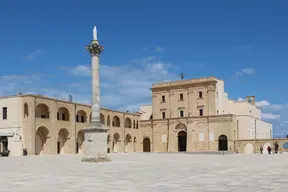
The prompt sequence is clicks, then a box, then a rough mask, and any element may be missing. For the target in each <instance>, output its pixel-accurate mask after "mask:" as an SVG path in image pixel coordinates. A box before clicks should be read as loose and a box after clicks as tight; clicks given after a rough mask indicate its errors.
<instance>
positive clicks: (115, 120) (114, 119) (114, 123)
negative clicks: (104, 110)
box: [112, 115, 120, 127]
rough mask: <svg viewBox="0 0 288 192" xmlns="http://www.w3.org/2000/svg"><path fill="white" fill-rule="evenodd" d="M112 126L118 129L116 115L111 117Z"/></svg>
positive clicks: (118, 120)
mask: <svg viewBox="0 0 288 192" xmlns="http://www.w3.org/2000/svg"><path fill="white" fill-rule="evenodd" d="M112 126H113V127H120V118H119V117H118V116H116V115H115V116H114V117H113V121H112Z"/></svg>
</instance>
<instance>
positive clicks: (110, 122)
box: [0, 94, 142, 156]
mask: <svg viewBox="0 0 288 192" xmlns="http://www.w3.org/2000/svg"><path fill="white" fill-rule="evenodd" d="M0 109H1V111H0V116H1V120H0V140H1V141H2V142H1V151H3V149H4V148H8V149H9V150H10V155H13V156H18V155H22V154H23V149H27V152H28V155H34V154H35V155H40V154H75V153H81V150H82V144H83V141H84V134H83V129H84V128H86V127H87V126H88V124H89V122H90V119H91V107H90V106H89V105H84V104H78V103H73V102H69V101H62V100H57V99H52V98H47V97H43V96H41V95H20V94H19V95H15V96H7V97H1V98H0ZM100 112H101V114H100V118H101V122H102V123H103V124H105V125H106V126H107V127H108V128H109V136H108V138H107V142H108V149H107V150H108V151H109V152H135V151H142V148H141V147H140V145H141V144H140V143H141V139H140V135H139V118H140V115H139V114H137V113H129V112H119V111H114V110H110V109H104V108H102V109H101V111H100Z"/></svg>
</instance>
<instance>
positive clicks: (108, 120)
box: [107, 115, 111, 126]
mask: <svg viewBox="0 0 288 192" xmlns="http://www.w3.org/2000/svg"><path fill="white" fill-rule="evenodd" d="M110 125H111V120H110V115H108V116H107V126H110Z"/></svg>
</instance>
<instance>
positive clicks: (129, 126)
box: [124, 117, 132, 128]
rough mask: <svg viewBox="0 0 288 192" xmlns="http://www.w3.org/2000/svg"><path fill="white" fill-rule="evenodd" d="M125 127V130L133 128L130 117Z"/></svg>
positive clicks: (126, 120)
mask: <svg viewBox="0 0 288 192" xmlns="http://www.w3.org/2000/svg"><path fill="white" fill-rule="evenodd" d="M124 127H125V128H132V121H131V119H130V118H129V117H126V119H125V124H124Z"/></svg>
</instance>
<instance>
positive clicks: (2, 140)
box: [0, 136, 8, 152]
mask: <svg viewBox="0 0 288 192" xmlns="http://www.w3.org/2000/svg"><path fill="white" fill-rule="evenodd" d="M4 151H8V138H7V136H1V137H0V152H4Z"/></svg>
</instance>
